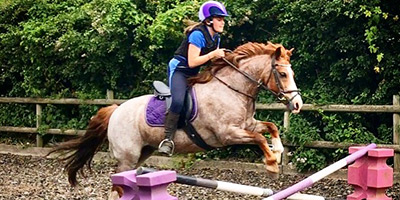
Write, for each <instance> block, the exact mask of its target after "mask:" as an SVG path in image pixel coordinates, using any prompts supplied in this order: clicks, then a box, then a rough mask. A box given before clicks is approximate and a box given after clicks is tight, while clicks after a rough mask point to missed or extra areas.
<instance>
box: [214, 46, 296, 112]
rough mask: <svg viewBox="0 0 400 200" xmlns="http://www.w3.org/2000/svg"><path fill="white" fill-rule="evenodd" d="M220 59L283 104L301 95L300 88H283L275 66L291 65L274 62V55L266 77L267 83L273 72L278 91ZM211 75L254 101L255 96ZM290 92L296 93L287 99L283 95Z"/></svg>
mask: <svg viewBox="0 0 400 200" xmlns="http://www.w3.org/2000/svg"><path fill="white" fill-rule="evenodd" d="M228 52H232V51H231V50H228ZM222 60H223V61H225V62H226V63H227V64H228V65H229V66H230V67H232V68H233V69H234V70H236V71H237V72H239V73H241V74H242V75H243V76H245V77H246V78H247V79H249V80H250V81H251V82H253V83H255V84H257V88H258V89H259V88H263V89H264V90H268V91H270V92H271V93H272V94H273V95H274V96H275V97H276V98H277V99H278V101H279V102H281V103H283V104H285V105H287V104H291V102H292V101H293V99H294V98H295V97H296V96H297V95H301V94H300V89H297V90H285V89H284V88H283V87H282V82H281V80H280V78H279V74H278V71H277V70H276V67H277V66H281V67H291V66H292V65H291V64H279V63H276V62H275V61H276V58H275V55H274V56H272V60H271V73H270V75H269V77H268V79H267V83H269V81H270V79H271V76H272V74H273V75H274V78H275V84H276V86H277V88H278V90H279V91H278V92H275V91H273V90H271V89H270V88H268V86H267V85H265V84H264V83H263V82H262V80H261V79H259V80H256V79H255V78H254V77H252V76H251V75H250V74H248V73H246V72H244V71H242V70H240V69H239V68H238V67H237V66H235V65H234V64H233V63H231V62H230V61H229V60H227V59H226V58H222ZM212 76H213V77H214V78H216V79H217V80H218V81H220V82H221V83H222V84H224V85H226V86H227V87H228V88H230V89H232V90H233V91H235V92H237V93H240V94H242V95H244V96H247V97H249V98H251V99H253V100H254V101H255V97H253V96H251V95H249V94H246V93H244V92H241V91H239V90H238V89H235V88H233V87H232V86H230V85H229V84H227V83H226V82H224V81H222V80H221V79H220V78H218V77H217V76H215V74H213V73H212ZM292 92H296V95H294V96H293V97H292V98H290V99H289V98H288V97H286V96H285V94H287V93H292Z"/></svg>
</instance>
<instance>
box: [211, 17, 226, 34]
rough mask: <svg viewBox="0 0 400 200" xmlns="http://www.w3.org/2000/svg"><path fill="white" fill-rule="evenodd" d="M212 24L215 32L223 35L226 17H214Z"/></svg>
mask: <svg viewBox="0 0 400 200" xmlns="http://www.w3.org/2000/svg"><path fill="white" fill-rule="evenodd" d="M212 22H213V26H214V29H215V31H217V32H218V33H222V32H223V31H224V25H225V18H224V17H213V18H212Z"/></svg>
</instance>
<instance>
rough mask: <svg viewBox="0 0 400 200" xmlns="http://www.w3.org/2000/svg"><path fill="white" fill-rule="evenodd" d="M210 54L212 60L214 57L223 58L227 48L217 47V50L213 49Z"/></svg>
mask: <svg viewBox="0 0 400 200" xmlns="http://www.w3.org/2000/svg"><path fill="white" fill-rule="evenodd" d="M210 54H211V56H210V57H211V58H210V60H211V59H213V58H223V57H225V49H224V48H222V49H215V50H214V51H212V52H211V53H210Z"/></svg>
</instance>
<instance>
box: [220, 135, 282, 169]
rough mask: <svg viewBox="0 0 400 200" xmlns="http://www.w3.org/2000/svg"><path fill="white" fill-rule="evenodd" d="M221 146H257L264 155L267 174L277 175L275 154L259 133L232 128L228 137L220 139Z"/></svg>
mask: <svg viewBox="0 0 400 200" xmlns="http://www.w3.org/2000/svg"><path fill="white" fill-rule="evenodd" d="M220 140H221V142H222V144H223V145H233V144H257V145H258V146H259V147H260V148H261V150H262V151H263V153H264V157H265V159H264V163H265V164H266V168H267V170H268V171H269V172H272V173H279V167H278V162H277V160H276V156H275V154H274V153H273V152H272V151H271V149H270V148H269V146H268V141H267V139H266V138H265V137H264V136H263V135H262V134H260V133H257V132H253V131H249V130H244V129H240V128H238V127H234V128H233V127H232V128H230V129H229V131H228V136H227V135H224V137H223V138H220Z"/></svg>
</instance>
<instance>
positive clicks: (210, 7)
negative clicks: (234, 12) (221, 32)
mask: <svg viewBox="0 0 400 200" xmlns="http://www.w3.org/2000/svg"><path fill="white" fill-rule="evenodd" d="M214 16H219V17H228V16H229V15H228V12H226V8H225V6H224V5H223V4H222V3H220V2H217V1H207V2H205V3H203V5H201V7H200V10H199V19H200V21H204V20H205V19H207V18H209V17H214Z"/></svg>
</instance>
